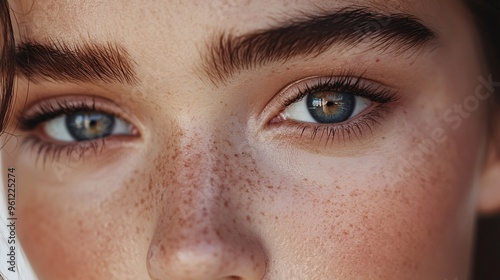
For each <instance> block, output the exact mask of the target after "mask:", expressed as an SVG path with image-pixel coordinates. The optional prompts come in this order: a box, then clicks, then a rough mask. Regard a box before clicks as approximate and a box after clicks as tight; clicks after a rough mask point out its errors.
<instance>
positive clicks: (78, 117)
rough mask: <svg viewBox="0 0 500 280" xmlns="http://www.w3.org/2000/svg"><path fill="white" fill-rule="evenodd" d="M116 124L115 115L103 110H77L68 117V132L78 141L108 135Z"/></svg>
mask: <svg viewBox="0 0 500 280" xmlns="http://www.w3.org/2000/svg"><path fill="white" fill-rule="evenodd" d="M114 125H115V119H114V117H113V116H110V115H108V114H105V113H101V112H76V113H73V114H71V115H68V116H67V117H66V126H67V129H68V132H69V133H70V135H71V136H72V137H73V138H75V140H77V141H86V140H93V139H97V138H103V137H106V136H108V135H110V134H111V133H112V132H113V128H114Z"/></svg>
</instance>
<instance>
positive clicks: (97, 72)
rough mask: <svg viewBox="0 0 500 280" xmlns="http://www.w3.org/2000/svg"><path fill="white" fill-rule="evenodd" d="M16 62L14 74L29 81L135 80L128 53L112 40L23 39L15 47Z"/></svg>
mask: <svg viewBox="0 0 500 280" xmlns="http://www.w3.org/2000/svg"><path fill="white" fill-rule="evenodd" d="M15 61H16V71H17V73H18V74H22V75H24V76H25V77H27V78H29V79H30V80H32V81H37V80H38V79H45V80H47V79H52V80H56V81H65V82H76V81H81V82H95V81H100V82H103V83H113V82H116V83H126V84H130V85H133V84H135V83H136V82H137V76H136V74H135V72H134V68H133V65H134V62H133V60H132V59H131V58H130V55H129V54H128V53H127V51H126V50H125V48H123V47H122V46H120V45H118V44H113V43H106V44H95V43H83V44H74V45H68V44H65V43H63V42H59V41H50V42H49V43H44V44H42V43H38V42H23V43H21V44H20V45H18V46H17V47H16V54H15Z"/></svg>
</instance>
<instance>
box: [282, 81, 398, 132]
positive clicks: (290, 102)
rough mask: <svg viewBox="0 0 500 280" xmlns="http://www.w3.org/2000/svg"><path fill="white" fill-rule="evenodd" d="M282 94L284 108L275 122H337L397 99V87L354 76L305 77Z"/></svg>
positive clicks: (342, 121)
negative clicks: (284, 98) (393, 87)
mask: <svg viewBox="0 0 500 280" xmlns="http://www.w3.org/2000/svg"><path fill="white" fill-rule="evenodd" d="M289 92H291V93H289ZM285 95H287V97H286V98H287V99H286V101H285V102H284V107H285V108H284V109H283V111H282V112H281V113H280V115H279V116H278V117H277V118H275V119H274V120H273V121H274V122H276V121H286V120H291V121H295V122H302V123H316V124H340V123H344V122H346V121H349V120H350V119H352V118H354V117H356V116H358V115H360V114H363V113H364V112H366V111H368V110H369V109H370V108H372V107H373V110H376V109H377V108H375V107H376V105H377V104H378V105H383V104H388V103H390V102H393V101H395V100H396V99H397V97H396V90H394V89H390V88H388V87H386V86H383V85H381V84H378V83H376V82H373V81H369V80H366V79H363V78H358V77H355V76H340V77H322V78H310V79H306V80H303V81H299V82H297V83H296V84H295V85H293V86H291V87H289V88H288V89H287V90H285Z"/></svg>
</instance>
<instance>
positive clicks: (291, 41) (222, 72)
mask: <svg viewBox="0 0 500 280" xmlns="http://www.w3.org/2000/svg"><path fill="white" fill-rule="evenodd" d="M213 38H214V39H213V40H212V41H210V42H209V43H208V45H207V46H206V49H207V50H208V51H206V53H204V54H203V55H202V60H201V61H202V63H201V69H202V70H203V72H204V74H205V75H206V76H208V77H209V79H210V80H211V81H212V82H213V83H214V84H215V85H217V84H218V83H224V82H225V81H227V80H228V79H229V78H230V77H231V76H232V75H233V74H234V73H235V72H237V71H240V70H245V69H252V68H255V67H258V66H261V65H264V64H266V63H270V62H276V61H287V60H289V59H291V58H293V57H297V56H304V57H307V56H311V55H312V56H313V57H314V56H318V55H320V54H321V53H323V52H324V51H326V50H327V49H329V48H331V47H333V46H334V45H338V46H339V47H341V48H349V47H355V46H357V45H359V44H361V43H368V45H367V46H368V47H369V48H370V49H380V50H383V51H388V50H389V49H392V50H395V51H396V52H398V53H403V52H408V51H410V50H411V51H415V52H417V51H419V50H422V49H423V47H424V46H425V45H428V43H429V42H431V41H433V42H436V41H437V35H436V33H435V32H433V31H432V30H431V29H429V28H428V27H426V26H425V25H424V24H423V23H422V21H421V20H419V19H417V18H416V17H414V16H411V15H407V14H401V13H395V14H388V15H384V14H381V13H377V12H374V11H370V10H369V9H368V8H356V9H353V8H344V9H341V10H338V11H336V12H334V13H329V14H320V15H305V16H303V17H302V18H301V19H298V20H295V21H291V22H290V21H288V22H286V23H284V24H282V25H281V26H277V27H273V28H270V29H267V30H261V31H256V32H251V33H248V34H244V35H240V36H234V35H231V34H229V33H225V32H222V33H219V34H217V35H215V36H214V37H213Z"/></svg>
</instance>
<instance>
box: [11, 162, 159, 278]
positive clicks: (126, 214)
mask: <svg viewBox="0 0 500 280" xmlns="http://www.w3.org/2000/svg"><path fill="white" fill-rule="evenodd" d="M122 163H123V162H122ZM24 166H26V165H24ZM125 166H126V165H125ZM111 170H115V171H114V175H113V176H109V172H108V176H106V177H101V178H92V180H89V179H88V178H87V177H88V176H89V175H88V174H91V173H90V172H86V170H85V169H84V168H83V167H80V168H75V169H74V170H73V171H71V174H69V173H67V174H65V175H66V176H65V177H64V178H63V180H62V181H61V182H59V184H55V183H54V182H51V183H49V182H46V181H44V179H43V178H47V177H51V175H53V174H47V176H45V177H44V176H29V174H32V172H31V171H32V170H20V172H19V174H18V175H19V177H20V178H23V180H21V181H20V184H19V188H18V190H19V193H18V197H19V199H18V202H17V203H18V216H19V217H22V219H20V221H19V227H18V234H19V239H20V241H21V244H22V246H23V248H24V250H25V252H26V254H27V257H28V259H29V260H30V262H31V263H32V265H33V267H34V269H35V271H36V272H37V275H39V277H40V279H72V278H75V277H76V276H78V278H79V279H80V278H86V279H95V278H97V279H106V278H107V279H112V278H113V279H114V278H116V277H118V276H119V275H127V277H129V276H132V275H136V276H137V277H140V275H144V273H146V274H147V271H146V267H145V261H144V260H145V259H146V254H147V247H148V245H147V244H148V243H149V240H150V239H151V235H152V225H151V220H152V216H154V211H153V208H152V205H151V204H150V203H149V202H148V199H147V195H146V191H147V189H148V185H147V181H148V180H147V179H144V178H147V177H146V176H145V175H144V174H141V173H139V172H135V171H134V170H132V169H128V168H126V167H125V168H122V169H113V168H112V169H111ZM45 172H46V173H51V172H52V170H51V169H50V168H49V169H46V170H45ZM84 174H86V175H84ZM30 178H36V180H34V179H33V180H31V179H30ZM86 178H87V179H86ZM120 179H121V180H120ZM144 181H145V182H146V183H141V182H144Z"/></svg>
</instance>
